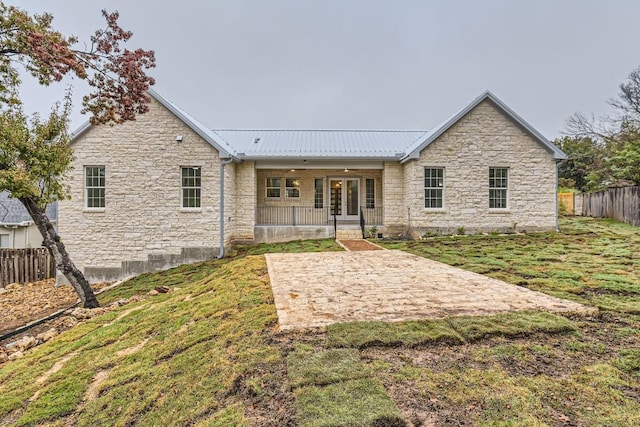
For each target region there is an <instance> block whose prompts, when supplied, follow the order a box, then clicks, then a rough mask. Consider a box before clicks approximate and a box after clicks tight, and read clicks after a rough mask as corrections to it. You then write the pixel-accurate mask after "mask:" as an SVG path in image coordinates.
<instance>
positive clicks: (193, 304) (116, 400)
mask: <svg viewBox="0 0 640 427" xmlns="http://www.w3.org/2000/svg"><path fill="white" fill-rule="evenodd" d="M561 227H562V232H561V233H540V234H528V235H510V236H456V237H437V238H430V239H426V240H422V241H417V242H411V241H400V242H394V241H389V242H386V241H385V242H383V244H384V245H385V246H387V247H389V248H397V249H402V250H406V251H408V252H412V253H415V254H417V255H421V256H426V257H429V258H431V259H434V260H437V261H441V262H445V263H449V264H452V265H456V266H459V267H461V268H465V269H469V270H472V271H476V272H479V273H482V274H486V275H489V276H491V277H495V278H498V279H502V280H505V281H507V282H510V283H514V284H516V285H519V286H525V287H528V288H530V289H535V290H539V291H541V292H546V293H549V294H552V295H555V296H559V297H563V298H568V299H572V300H575V301H579V302H582V303H584V304H587V305H592V306H596V307H599V308H600V313H598V314H594V315H572V316H569V317H565V316H560V315H557V314H548V313H540V312H521V313H508V314H502V315H497V316H490V317H456V318H448V319H442V320H430V321H429V320H427V321H412V322H402V323H392V324H389V323H382V322H355V323H344V324H337V325H332V326H330V327H328V328H327V329H326V331H303V332H287V333H279V332H277V318H276V313H275V308H274V306H273V299H272V294H271V290H270V287H269V283H268V274H267V269H266V265H265V262H264V258H263V257H262V256H261V254H263V253H265V252H267V251H270V252H276V251H290V252H298V251H318V250H340V248H339V247H338V246H337V245H335V244H334V243H333V242H332V241H330V240H321V241H307V242H295V243H286V244H277V245H254V246H242V247H237V248H235V249H233V250H232V251H230V253H229V258H227V259H225V260H222V261H211V262H205V263H200V264H194V265H185V266H181V267H178V268H175V269H171V270H167V271H165V272H160V273H152V274H145V275H142V276H139V277H138V278H136V279H134V280H131V281H128V282H126V283H124V284H123V285H121V286H119V287H117V288H115V289H112V290H111V291H108V292H107V293H105V294H103V295H101V296H100V300H101V303H103V304H104V303H108V302H110V301H114V300H117V299H119V298H123V297H129V296H132V295H136V294H138V295H144V294H146V293H147V292H148V291H149V290H150V289H153V288H154V287H156V286H159V285H165V286H169V287H170V288H172V289H176V290H174V291H173V292H170V293H168V294H161V295H159V296H156V297H149V298H145V299H143V300H142V301H139V302H133V303H129V304H127V305H125V306H123V307H121V308H119V309H116V310H114V311H112V312H109V313H107V314H104V315H101V316H97V317H95V318H93V319H92V320H90V321H88V322H86V323H83V324H81V325H79V326H77V327H75V328H73V329H71V330H69V331H67V332H65V333H63V334H61V335H59V336H58V337H56V338H54V339H53V340H51V341H50V342H48V343H46V344H44V345H42V346H39V347H37V348H35V349H34V350H31V351H29V352H27V354H26V355H25V357H24V358H22V359H19V360H17V361H14V362H10V363H7V364H5V365H4V366H2V367H1V368H0V396H1V398H0V425H34V426H35V425H52V426H63V425H87V426H94V425H96V426H97V425H118V426H128V425H142V426H145V425H147V426H155V425H198V426H249V425H255V426H267V425H271V426H274V425H278V426H290V425H300V426H306V427H312V426H313V427H316V426H317V427H319V426H322V427H340V426H363V427H364V426H384V425H387V426H396V425H397V426H401V425H405V424H406V422H408V421H410V422H412V423H413V425H443V426H449V425H451V426H476V425H478V426H484V425H487V426H495V425H498V426H529V425H530V426H568V425H576V426H629V427H631V426H637V425H640V350H639V349H640V281H639V276H640V255H639V254H640V229H638V228H634V227H630V226H626V225H624V224H619V223H615V222H611V221H602V220H593V219H571V220H565V221H563V222H562V223H561Z"/></svg>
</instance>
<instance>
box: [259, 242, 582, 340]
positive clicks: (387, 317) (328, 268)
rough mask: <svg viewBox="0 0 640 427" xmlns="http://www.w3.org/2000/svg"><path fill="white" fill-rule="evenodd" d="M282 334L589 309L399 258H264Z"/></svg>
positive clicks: (396, 254) (382, 254)
mask: <svg viewBox="0 0 640 427" xmlns="http://www.w3.org/2000/svg"><path fill="white" fill-rule="evenodd" d="M265 257H266V260H267V266H268V268H269V277H270V280H271V286H272V288H273V294H274V298H275V305H276V309H277V311H278V320H279V323H280V328H281V329H283V330H284V329H294V328H312V327H322V326H325V325H328V324H331V323H337V322H350V321H358V320H382V321H390V322H393V321H402V320H416V319H425V318H443V317H448V316H462V315H491V314H497V313H500V312H506V311H512V310H547V311H557V312H567V311H570V312H577V311H589V310H591V309H589V308H587V307H585V306H583V305H581V304H578V303H575V302H571V301H566V300H562V299H559V298H555V297H552V296H549V295H545V294H542V293H539V292H535V291H531V290H528V289H525V288H522V287H519V286H515V285H511V284H509V283H505V282H502V281H500V280H496V279H492V278H489V277H486V276H482V275H480V274H476V273H472V272H469V271H466V270H461V269H459V268H455V267H451V266H449V265H446V264H442V263H439V262H436V261H432V260H429V259H426V258H422V257H419V256H416V255H412V254H408V253H406V252H402V251H399V250H378V251H365V252H320V253H297V254H266V255H265Z"/></svg>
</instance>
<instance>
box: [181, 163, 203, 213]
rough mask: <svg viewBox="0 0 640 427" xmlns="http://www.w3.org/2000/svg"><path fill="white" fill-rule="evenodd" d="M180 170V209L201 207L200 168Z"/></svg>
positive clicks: (193, 167) (186, 167)
mask: <svg viewBox="0 0 640 427" xmlns="http://www.w3.org/2000/svg"><path fill="white" fill-rule="evenodd" d="M180 169H181V181H182V182H181V188H182V207H183V208H199V207H201V206H202V168H201V167H200V166H184V167H182V168H180Z"/></svg>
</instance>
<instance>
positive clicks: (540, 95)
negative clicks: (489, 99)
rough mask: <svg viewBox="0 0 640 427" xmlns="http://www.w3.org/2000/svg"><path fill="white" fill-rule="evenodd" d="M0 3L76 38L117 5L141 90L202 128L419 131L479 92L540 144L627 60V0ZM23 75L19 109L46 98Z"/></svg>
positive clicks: (54, 93)
mask: <svg viewBox="0 0 640 427" xmlns="http://www.w3.org/2000/svg"><path fill="white" fill-rule="evenodd" d="M7 3H9V4H14V5H17V6H20V7H22V8H24V9H26V10H28V11H30V12H36V11H38V12H42V11H48V12H51V13H52V14H53V15H54V18H55V19H54V27H55V28H56V29H58V30H59V31H61V32H62V33H65V34H74V35H77V36H79V37H80V39H81V40H87V39H88V35H89V34H90V33H92V32H93V31H94V30H95V29H97V28H99V27H101V26H102V22H103V21H102V18H101V16H100V9H101V8H103V7H104V8H107V9H108V10H110V11H112V10H119V11H120V14H121V18H120V24H121V25H122V26H123V27H124V28H125V29H127V30H131V31H133V32H134V37H133V38H132V39H131V41H130V42H129V43H128V47H130V48H137V47H142V48H145V49H153V50H155V52H156V57H157V63H158V66H157V68H156V69H154V70H152V72H151V73H152V75H153V76H154V77H155V78H156V80H157V83H156V86H155V89H156V90H157V91H158V92H160V93H161V94H162V95H164V96H166V97H167V98H169V99H171V100H172V101H174V102H175V103H177V104H178V105H179V106H181V107H182V108H184V109H185V110H186V111H187V112H189V113H190V114H191V115H193V116H194V117H196V118H197V119H198V120H200V121H201V122H203V123H204V124H206V125H207V126H209V127H212V128H267V129H274V128H314V129H328V128H331V129H429V128H431V127H433V126H434V125H436V124H438V123H439V122H440V121H442V120H443V119H445V118H446V117H448V116H449V115H451V114H452V113H454V112H455V111H456V110H458V109H459V108H461V107H463V106H464V105H466V104H467V103H468V102H470V101H471V100H472V99H473V98H475V97H476V96H477V95H478V94H480V93H481V92H482V91H483V90H485V89H489V90H491V91H492V92H493V93H494V94H496V95H497V96H498V97H499V98H501V99H502V100H503V101H504V102H506V103H507V105H509V106H510V107H511V108H513V109H514V110H515V111H516V112H517V113H518V114H520V115H521V116H522V117H523V118H524V119H525V120H527V121H528V122H529V123H530V124H532V125H533V126H534V127H536V128H537V129H538V130H540V131H541V132H542V133H543V134H544V135H545V136H547V137H548V138H550V139H552V138H555V137H557V136H559V135H560V134H561V132H562V131H563V129H564V126H565V121H566V119H567V117H569V116H570V115H571V114H573V113H575V112H576V111H580V112H583V113H588V114H591V113H595V114H596V115H599V114H604V113H606V112H607V111H608V106H607V100H608V99H610V98H612V97H615V96H616V95H617V93H618V85H619V84H620V83H621V82H623V81H624V80H625V79H626V77H627V75H628V74H629V73H630V72H631V71H632V70H633V69H635V68H636V67H638V66H640V25H638V17H639V16H640V1H638V0H629V1H619V0H618V1H613V0H609V1H604V0H603V1H588V0H573V1H563V0H536V1H531V0H526V1H514V0H508V1H494V0H492V1H472V0H469V1H446V2H445V1H426V0H423V1H409V0H394V1H391V0H389V1H377V0H376V1H374V0H368V1H364V0H323V1H320V0H317V1H305V0H290V1H279V0H274V1H265V0H254V1H240V0H226V1H204V0H201V1H196V0H181V1H172V2H169V1H158V0H156V1H148V0H136V1H132V0H128V1H121V0H113V1H106V0H103V1H101V2H98V1H87V0H59V1H55V2H45V1H42V0H40V1H35V0H31V1H30V0H24V1H9V2H7ZM24 80H25V84H24V87H23V95H24V97H25V99H26V100H27V102H28V105H27V108H28V109H29V110H34V109H39V110H41V111H47V110H48V108H49V106H50V104H51V103H52V102H53V101H54V100H55V99H56V97H59V96H60V93H61V92H60V89H57V90H51V89H47V90H43V89H42V88H40V87H38V86H37V84H35V83H34V82H33V81H32V80H30V79H29V78H25V79H24ZM85 90H86V89H85V88H84V87H83V86H77V89H76V91H75V93H76V99H78V101H77V102H76V110H79V99H80V96H81V95H82V92H83V91H85ZM85 120H86V117H84V116H80V115H79V114H78V113H76V114H74V116H73V126H74V127H77V126H79V125H80V124H81V123H82V122H83V121H85Z"/></svg>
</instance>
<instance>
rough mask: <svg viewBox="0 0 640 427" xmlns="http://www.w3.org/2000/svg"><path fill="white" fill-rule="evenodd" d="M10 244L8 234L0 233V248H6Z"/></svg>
mask: <svg viewBox="0 0 640 427" xmlns="http://www.w3.org/2000/svg"><path fill="white" fill-rule="evenodd" d="M10 246H11V244H10V242H9V235H8V234H0V248H8V247H10Z"/></svg>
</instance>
